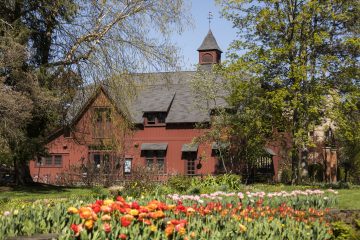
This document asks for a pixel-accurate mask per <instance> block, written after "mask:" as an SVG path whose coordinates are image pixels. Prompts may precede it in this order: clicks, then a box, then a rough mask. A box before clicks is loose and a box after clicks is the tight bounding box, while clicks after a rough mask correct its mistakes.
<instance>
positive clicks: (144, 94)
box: [67, 71, 225, 124]
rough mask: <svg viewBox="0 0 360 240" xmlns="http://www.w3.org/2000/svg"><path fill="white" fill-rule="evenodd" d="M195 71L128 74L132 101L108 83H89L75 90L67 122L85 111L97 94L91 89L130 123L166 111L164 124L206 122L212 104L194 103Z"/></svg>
mask: <svg viewBox="0 0 360 240" xmlns="http://www.w3.org/2000/svg"><path fill="white" fill-rule="evenodd" d="M195 74H196V72H194V71H189V72H188V71H184V72H166V73H144V74H136V75H134V76H132V81H133V82H134V83H135V84H137V90H136V93H135V94H136V96H135V97H134V99H133V100H132V101H130V100H128V101H126V100H127V99H125V98H128V97H126V96H122V95H121V91H118V89H114V87H111V86H110V84H109V85H107V84H106V83H102V84H100V85H90V86H87V87H85V88H82V89H79V91H78V93H77V94H76V96H75V98H74V101H73V104H72V105H71V106H70V108H69V110H68V114H67V122H68V123H69V124H70V123H74V122H76V121H77V120H78V119H79V117H80V116H81V115H82V114H83V112H84V111H86V108H87V106H89V105H90V104H91V102H92V101H93V99H94V98H95V97H96V96H97V95H96V94H94V92H97V91H99V89H101V90H103V91H104V93H105V94H106V95H107V96H108V97H109V98H110V100H111V102H112V103H113V104H115V106H116V108H117V109H118V111H119V112H121V113H122V114H123V115H125V116H126V117H127V118H128V119H129V120H130V121H131V122H133V123H134V124H142V123H143V121H144V120H143V117H144V113H146V112H167V117H166V123H199V122H209V121H210V115H209V112H208V111H207V110H210V109H212V108H214V107H216V106H215V105H214V104H213V103H207V104H206V105H204V109H198V108H197V107H196V106H195V104H194V103H195V102H196V100H195V96H194V94H193V92H192V89H191V86H190V81H191V80H192V79H193V78H194V76H195ZM216 104H217V106H224V105H225V100H224V99H219V100H218V101H217V102H216Z"/></svg>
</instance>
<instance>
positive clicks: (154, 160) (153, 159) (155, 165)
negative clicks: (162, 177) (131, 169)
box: [145, 150, 166, 174]
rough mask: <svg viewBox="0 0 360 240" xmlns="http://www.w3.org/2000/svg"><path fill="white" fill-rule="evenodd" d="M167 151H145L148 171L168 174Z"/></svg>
mask: <svg viewBox="0 0 360 240" xmlns="http://www.w3.org/2000/svg"><path fill="white" fill-rule="evenodd" d="M165 155H166V152H165V151H160V150H154V151H145V164H146V167H147V169H148V170H150V171H156V172H157V173H161V174H162V173H165V172H166V161H165Z"/></svg>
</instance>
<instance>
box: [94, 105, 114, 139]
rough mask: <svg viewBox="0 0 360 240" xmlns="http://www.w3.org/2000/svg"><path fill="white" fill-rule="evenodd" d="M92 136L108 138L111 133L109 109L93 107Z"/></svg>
mask: <svg viewBox="0 0 360 240" xmlns="http://www.w3.org/2000/svg"><path fill="white" fill-rule="evenodd" d="M93 119H94V137H95V138H108V137H109V136H110V133H111V127H112V126H111V109H110V108H99V107H96V108H94V117H93Z"/></svg>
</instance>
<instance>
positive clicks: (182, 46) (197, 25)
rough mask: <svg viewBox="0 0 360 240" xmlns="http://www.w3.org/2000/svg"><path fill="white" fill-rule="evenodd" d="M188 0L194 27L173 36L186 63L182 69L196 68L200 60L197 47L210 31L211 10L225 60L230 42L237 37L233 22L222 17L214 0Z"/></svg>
mask: <svg viewBox="0 0 360 240" xmlns="http://www.w3.org/2000/svg"><path fill="white" fill-rule="evenodd" d="M186 1H188V2H187V4H191V14H192V18H193V27H192V28H189V29H186V31H185V32H183V33H182V34H181V35H177V34H175V35H174V36H173V38H172V40H173V41H174V43H175V44H176V45H177V46H178V48H179V50H180V54H181V55H183V58H184V60H183V62H184V63H183V64H182V66H181V67H182V70H194V69H195V64H197V63H198V61H199V58H198V52H197V51H196V49H197V48H198V47H200V45H201V43H202V41H203V40H204V38H205V36H206V34H207V33H208V31H209V20H208V16H209V12H212V15H213V19H212V20H211V31H212V32H213V34H214V36H215V38H216V41H217V43H218V45H219V47H220V48H221V50H222V51H223V54H222V60H224V59H225V57H226V56H225V55H226V51H227V49H228V47H229V45H230V43H231V42H232V40H234V39H235V38H236V29H234V28H232V23H231V22H229V21H227V20H226V19H223V18H221V15H220V10H221V9H220V6H219V5H216V4H215V1H214V0H186ZM189 2H190V3H189Z"/></svg>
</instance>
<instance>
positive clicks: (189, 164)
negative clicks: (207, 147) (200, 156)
mask: <svg viewBox="0 0 360 240" xmlns="http://www.w3.org/2000/svg"><path fill="white" fill-rule="evenodd" d="M196 157H197V152H183V153H182V159H184V160H185V173H186V175H189V176H192V175H195V174H196Z"/></svg>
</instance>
